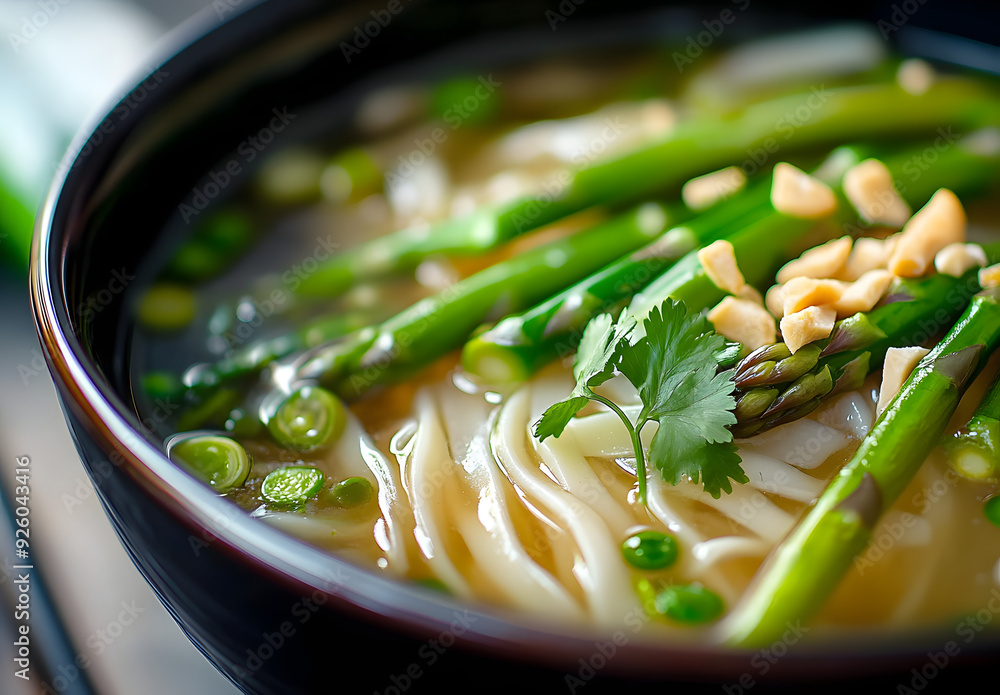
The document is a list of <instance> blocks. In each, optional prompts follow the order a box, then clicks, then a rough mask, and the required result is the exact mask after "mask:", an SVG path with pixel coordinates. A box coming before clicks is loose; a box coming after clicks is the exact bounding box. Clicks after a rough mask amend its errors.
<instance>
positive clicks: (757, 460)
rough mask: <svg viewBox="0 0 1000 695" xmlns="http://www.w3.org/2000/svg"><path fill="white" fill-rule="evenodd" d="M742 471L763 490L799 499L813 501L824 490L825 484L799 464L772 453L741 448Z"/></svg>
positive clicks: (756, 487) (755, 486)
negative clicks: (789, 462)
mask: <svg viewBox="0 0 1000 695" xmlns="http://www.w3.org/2000/svg"><path fill="white" fill-rule="evenodd" d="M740 458H742V459H743V463H742V467H743V472H744V473H746V474H747V478H749V479H750V482H749V485H750V487H752V488H755V489H757V490H760V491H761V492H770V493H772V494H776V495H780V496H781V497H786V498H788V499H790V500H796V501H797V502H812V501H813V500H814V499H816V498H817V497H819V495H820V493H821V492H823V488H824V487H825V486H826V484H825V483H824V482H823V481H822V480H819V479H817V478H813V477H812V476H811V475H806V474H805V473H803V472H802V471H800V470H799V469H798V468H795V467H794V466H791V465H789V464H787V463H785V462H784V461H779V460H778V459H773V458H771V457H770V456H763V455H762V454H757V453H754V452H753V451H749V450H748V448H743V449H740Z"/></svg>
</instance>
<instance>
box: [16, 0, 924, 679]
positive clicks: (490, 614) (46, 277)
mask: <svg viewBox="0 0 1000 695" xmlns="http://www.w3.org/2000/svg"><path fill="white" fill-rule="evenodd" d="M281 4H282V3H277V2H267V1H266V0H252V1H251V2H245V3H244V4H243V5H242V6H241V7H240V8H239V9H238V12H237V14H236V15H235V16H233V17H231V18H229V19H227V20H226V21H225V22H223V23H221V24H218V23H215V22H210V21H208V19H207V15H208V13H209V10H212V8H211V7H208V8H206V9H205V10H204V11H203V12H202V13H199V15H197V16H196V17H195V18H193V19H192V20H189V21H188V22H186V23H185V24H184V25H182V26H181V27H179V28H178V29H177V30H175V31H174V32H172V34H171V35H170V37H169V38H168V39H167V40H166V41H165V42H164V43H163V47H162V49H161V55H160V56H159V57H157V58H156V59H155V60H154V61H153V65H154V66H156V67H154V70H155V69H163V68H167V67H170V68H171V70H172V71H174V72H175V74H178V75H180V76H181V77H184V75H185V68H183V67H182V66H180V65H178V60H179V58H181V57H185V58H186V57H189V56H190V55H191V54H192V53H196V52H198V51H200V50H201V51H207V52H208V53H209V54H211V53H212V50H211V43H212V42H213V41H217V40H218V38H219V37H220V36H224V35H226V34H227V33H230V34H232V33H233V32H235V28H234V27H236V25H237V24H239V23H240V22H241V21H242V20H244V19H245V18H247V17H250V18H252V19H256V18H257V17H258V16H263V15H266V13H272V14H277V15H278V16H286V17H287V16H288V15H282V11H281V10H277V9H275V8H277V7H279V6H280V5H281ZM284 4H285V5H286V6H288V7H294V6H299V5H306V4H308V0H288V1H287V2H286V3H284ZM286 11H287V12H288V13H289V14H291V12H290V11H289V10H286ZM213 12H214V10H213ZM188 69H190V68H188ZM148 74H149V73H146V74H144V75H141V76H139V77H138V78H137V79H135V80H134V81H132V82H130V84H131V85H132V86H131V88H130V89H129V90H128V91H127V92H126V93H125V94H124V95H123V96H122V97H121V98H120V99H116V100H113V103H110V105H109V106H108V107H107V108H106V109H102V110H100V111H99V112H98V113H96V114H95V116H94V117H93V118H92V119H91V122H89V123H88V124H86V125H85V126H83V127H82V128H81V130H80V131H79V132H78V134H77V136H76V137H75V138H74V140H73V142H72V144H71V145H70V147H69V150H68V152H67V154H66V156H65V158H64V160H63V162H64V163H65V164H66V166H63V167H60V170H59V171H58V173H57V175H56V177H55V179H54V181H53V183H52V186H51V188H50V190H49V192H48V195H47V196H46V199H45V202H44V204H43V206H42V208H41V210H40V212H39V214H38V217H37V220H36V226H35V234H34V239H33V242H32V253H31V263H30V268H29V286H30V295H31V304H32V311H33V315H34V319H35V324H36V330H37V332H38V335H39V339H40V341H41V344H42V347H43V352H44V353H45V356H46V361H47V363H48V365H49V369H50V372H51V374H52V376H53V379H54V381H55V383H56V386H57V388H58V391H59V393H60V396H61V398H62V399H63V401H64V407H67V408H69V409H71V410H72V411H73V413H74V414H75V415H76V416H77V417H78V419H79V420H80V421H81V422H83V423H84V426H85V427H87V429H88V430H89V431H90V432H91V433H92V434H93V435H94V436H95V437H98V438H99V439H100V441H101V443H102V445H103V446H104V448H105V450H106V451H110V450H117V451H118V452H120V453H121V455H122V457H123V463H122V464H121V465H122V467H123V468H126V469H127V472H128V473H129V474H130V476H131V477H132V478H133V480H135V481H136V482H137V484H139V485H140V486H141V487H142V489H143V490H144V491H145V493H146V494H147V495H150V496H151V497H152V498H153V499H154V500H155V501H156V503H158V504H159V505H161V506H162V507H163V508H164V509H165V510H166V511H167V512H168V513H169V514H170V515H171V516H172V517H174V518H175V519H178V520H180V521H181V522H182V523H183V524H184V525H185V526H186V527H187V528H189V529H198V530H203V531H207V532H208V533H210V534H211V536H213V537H214V539H215V542H216V543H217V544H218V547H219V548H221V549H222V550H223V551H225V552H227V553H230V554H232V555H234V556H236V557H238V558H239V559H240V560H241V561H243V562H244V563H246V564H247V565H249V566H251V567H252V568H254V570H255V571H258V572H263V573H264V574H266V576H267V577H268V578H269V579H271V580H273V581H277V582H280V583H282V584H284V585H286V586H288V587H290V588H293V589H294V590H296V591H303V592H305V591H314V592H315V591H319V592H322V593H323V594H324V595H325V596H326V597H327V601H326V605H327V606H331V607H333V606H335V607H337V609H338V610H341V611H346V612H350V613H353V614H355V615H359V616H361V617H363V618H364V619H366V620H369V621H371V622H373V623H377V624H381V625H384V626H386V627H388V628H390V629H392V630H396V631H401V632H404V633H406V634H409V635H411V636H415V637H418V638H421V639H428V638H431V637H433V636H434V635H435V634H438V633H440V632H442V631H444V630H447V629H448V628H449V626H450V625H451V623H452V622H453V620H454V618H455V616H456V615H457V614H458V613H460V612H462V613H465V614H469V613H473V614H475V616H476V624H475V625H474V626H473V627H471V628H470V629H469V630H467V631H465V632H464V633H463V634H462V635H459V636H457V639H456V642H457V643H459V644H462V645H463V646H465V647H467V648H468V649H470V650H472V651H475V652H479V653H485V654H488V655H491V656H500V657H502V658H509V659H514V660H517V661H521V662H528V663H534V664H537V665H544V666H546V667H550V668H560V669H570V668H574V667H575V665H576V663H577V659H578V658H579V657H580V656H581V655H587V654H590V653H592V652H593V651H594V648H595V645H596V643H597V642H599V641H601V640H604V639H607V638H608V630H607V629H604V628H602V629H596V628H593V627H587V626H584V627H583V628H578V627H575V626H568V625H556V626H553V625H546V624H544V621H542V620H540V619H537V618H532V617H530V616H525V615H521V614H517V613H515V612H507V611H505V610H497V609H492V608H491V607H489V606H485V605H481V604H474V603H471V602H470V603H465V602H461V601H457V600H453V599H451V598H449V597H443V596H440V595H437V594H436V593H434V592H430V591H428V590H426V589H422V588H419V587H416V586H414V585H410V584H407V583H405V582H402V581H399V580H396V579H394V578H390V577H386V576H384V575H382V574H380V573H378V572H376V571H374V570H370V569H366V568H363V567H359V566H357V565H354V564H352V563H350V562H348V561H346V560H342V559H340V558H338V557H336V556H334V555H331V554H330V553H328V552H326V551H323V550H321V549H319V548H316V547H314V546H311V545H309V544H308V543H306V542H305V541H301V540H299V539H297V538H294V537H292V536H290V535H288V534H286V533H284V532H282V531H280V530H278V529H276V528H273V527H271V526H269V525H266V524H261V523H260V522H259V521H257V520H255V519H253V518H251V517H250V515H249V514H247V513H245V512H244V511H243V510H239V509H238V508H236V507H235V505H233V504H232V503H230V502H228V501H226V500H225V499H224V498H222V497H220V496H218V495H217V494H215V493H214V492H212V491H211V490H210V489H209V488H208V487H207V486H206V485H204V484H203V483H201V482H199V481H197V480H196V479H195V478H193V477H192V476H191V475H189V474H188V473H186V472H185V471H183V470H181V469H180V468H179V467H177V466H176V465H175V464H174V463H172V462H171V461H170V460H169V459H168V458H167V457H166V455H165V454H164V453H163V451H162V450H161V449H158V448H157V447H156V446H155V445H154V444H153V443H152V442H151V441H150V439H149V437H148V436H147V435H146V434H144V433H143V431H142V428H141V425H140V424H139V422H138V419H137V418H135V417H129V416H128V415H126V413H129V412H130V408H129V406H128V404H127V403H126V402H125V401H124V400H123V399H122V398H121V397H120V396H119V395H118V394H117V393H116V392H115V390H114V389H113V387H112V386H111V384H110V383H109V382H108V380H107V378H106V377H104V376H102V375H101V374H100V372H99V371H98V369H97V367H96V365H95V364H94V363H93V362H92V361H91V360H90V359H89V358H88V356H87V348H86V347H85V346H84V344H83V342H82V340H81V338H80V336H79V335H78V334H77V333H75V332H74V331H73V325H74V320H73V318H72V313H71V311H70V308H69V304H68V300H67V288H68V286H69V285H68V280H67V275H68V274H67V272H66V269H67V268H68V267H72V259H71V258H70V257H69V256H68V251H69V244H68V238H69V236H71V234H72V230H73V220H74V218H75V216H76V215H80V214H81V213H80V211H81V210H83V209H85V206H83V205H81V204H80V201H81V200H82V201H86V200H88V199H89V198H91V197H92V196H93V195H94V191H95V190H96V184H95V183H94V182H93V181H88V179H89V178H90V175H91V174H94V173H95V172H94V171H93V170H94V169H97V168H98V161H107V160H108V158H109V157H111V156H112V155H117V154H120V152H121V150H122V149H123V148H124V146H125V143H124V140H125V139H126V136H127V135H128V134H129V133H131V132H132V131H133V130H134V128H135V127H136V125H137V122H139V121H141V120H142V119H141V118H134V119H130V121H129V122H128V123H127V124H126V125H125V127H123V128H118V129H117V130H116V131H115V132H112V133H110V134H106V135H104V136H103V138H102V139H103V142H102V143H101V148H100V149H101V157H100V158H98V157H90V158H82V157H81V153H82V151H83V150H84V148H85V147H86V146H87V144H88V143H91V142H92V140H93V138H94V137H95V135H97V132H98V131H97V129H98V127H99V126H100V124H101V123H102V122H103V121H104V119H106V118H108V117H109V116H110V115H111V114H112V113H114V109H115V108H116V106H117V105H118V104H120V103H121V102H122V101H124V100H125V99H127V98H128V97H129V96H131V95H132V94H133V93H134V92H135V90H136V89H138V88H139V87H140V86H141V82H142V79H143V78H145V77H148ZM167 99H168V98H167V96H166V93H165V92H164V93H157V92H153V93H151V94H150V97H149V99H148V100H147V102H146V103H145V104H144V110H147V111H148V110H150V109H153V108H154V106H157V105H160V103H161V102H163V101H164V100H167ZM167 103H169V101H167ZM97 173H98V176H97V177H96V178H97V179H98V180H99V179H100V175H99V173H100V172H97ZM84 465H85V467H87V468H88V473H90V469H89V464H87V463H86V462H85V464H84ZM331 567H333V568H334V571H333V575H332V576H331V573H330V571H329V570H330V568H331ZM146 579H147V581H150V583H152V581H151V580H150V579H149V577H146ZM161 600H163V599H162V597H161ZM934 634H935V635H936V634H937V633H936V632H935V633H934ZM873 639H877V635H875V636H873ZM872 644H874V642H873V643H872ZM872 644H869V643H868V642H867V641H866V640H861V641H860V643H859V642H858V641H856V640H855V641H854V642H853V643H851V644H850V645H847V644H839V649H838V650H837V651H836V652H830V651H827V648H826V647H824V645H823V644H818V645H809V647H810V648H806V649H802V650H800V651H799V652H797V653H796V654H795V655H792V654H790V655H789V657H788V658H787V659H786V660H784V662H783V664H782V666H783V668H782V669H775V670H774V672H773V673H772V677H773V678H778V679H785V678H790V679H799V678H803V677H809V676H812V677H815V675H816V674H817V673H823V675H836V674H837V673H842V668H843V666H844V663H845V662H844V660H845V658H847V659H852V660H853V662H852V666H851V669H850V672H851V675H858V674H859V673H862V674H863V673H866V672H883V671H884V670H885V668H884V665H885V663H886V660H889V661H893V660H895V662H894V663H896V662H898V663H899V664H903V663H909V661H910V660H911V659H912V657H914V656H919V654H915V651H917V648H913V649H910V648H907V647H905V646H903V645H894V646H893V647H891V648H888V649H887V648H886V646H885V645H884V644H881V651H879V652H878V653H877V654H873V653H872V651H871V647H872ZM919 649H923V644H921V646H920V648H919ZM756 652H757V650H751V649H736V648H731V647H727V646H723V645H718V644H686V643H679V642H674V641H672V640H670V641H664V640H663V639H662V638H656V637H654V638H652V639H640V640H635V641H633V640H629V641H628V643H627V644H626V645H624V646H623V647H621V648H620V650H619V654H620V656H619V657H618V658H616V659H615V660H614V662H615V663H614V664H613V666H612V667H611V668H609V669H608V670H609V671H613V672H616V673H617V672H620V671H626V670H633V672H635V671H634V670H635V669H638V673H639V675H647V676H648V675H654V676H659V677H662V678H678V677H693V678H705V676H706V673H708V672H710V673H711V674H712V676H711V677H710V678H709V680H712V681H723V680H727V679H729V680H732V679H738V678H739V676H740V675H741V674H742V673H745V672H746V671H747V664H748V660H749V659H750V658H751V657H752V656H753V654H755V653H756ZM665 655H669V656H670V657H671V658H670V659H667V660H665V659H663V657H664V656H665ZM216 665H217V666H219V665H218V664H216ZM817 666H819V667H820V669H819V671H817Z"/></svg>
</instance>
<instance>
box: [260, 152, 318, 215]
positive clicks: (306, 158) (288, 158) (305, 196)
mask: <svg viewBox="0 0 1000 695" xmlns="http://www.w3.org/2000/svg"><path fill="white" fill-rule="evenodd" d="M324 165H325V162H324V161H323V159H322V158H321V157H320V156H319V155H318V154H316V153H315V152H312V151H310V150H305V149H287V150H283V151H281V152H277V153H275V154H274V156H272V157H270V158H269V159H268V160H267V161H266V162H264V164H263V166H261V168H260V171H259V172H258V174H257V185H258V187H259V190H260V193H261V195H262V196H264V197H265V198H266V199H268V200H269V201H270V202H272V203H277V204H279V205H299V204H302V203H309V202H311V201H313V200H315V199H316V198H318V197H319V196H320V188H319V180H320V177H321V176H322V174H323V167H324Z"/></svg>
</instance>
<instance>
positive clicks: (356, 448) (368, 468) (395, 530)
mask: <svg viewBox="0 0 1000 695" xmlns="http://www.w3.org/2000/svg"><path fill="white" fill-rule="evenodd" d="M346 412H347V425H346V426H345V428H344V433H343V434H342V435H341V436H340V438H339V439H338V440H337V443H336V445H335V446H333V447H331V448H330V452H329V454H328V455H327V456H326V458H325V459H324V461H323V462H322V464H321V467H322V468H323V470H324V472H325V473H326V474H327V475H329V476H331V477H333V478H334V479H336V480H342V479H343V478H351V477H358V478H365V479H367V480H368V481H369V482H370V483H372V484H373V485H374V486H375V488H376V489H377V490H378V504H379V508H380V509H381V510H382V518H383V519H384V526H385V535H386V539H387V543H386V544H385V547H383V548H382V550H384V551H385V553H386V559H387V560H388V561H389V564H390V566H392V568H393V571H395V572H398V573H399V574H405V573H406V571H407V569H408V568H409V561H408V560H407V557H406V546H405V542H404V540H403V534H404V533H405V532H406V531H404V529H407V530H408V529H409V528H411V527H412V522H411V521H408V520H409V519H412V513H411V510H410V503H409V502H408V501H407V500H406V499H405V496H403V495H400V491H399V480H398V477H397V474H396V468H395V466H391V465H389V461H388V460H387V459H386V457H385V455H384V454H383V453H382V452H381V451H379V450H378V448H377V447H376V446H375V443H374V442H373V441H372V439H371V437H370V436H369V435H368V433H367V432H366V431H365V430H364V428H363V427H362V426H361V423H360V421H359V420H358V419H357V417H355V416H354V415H353V414H352V413H351V412H350V411H349V410H348V411H346ZM327 536H329V533H327Z"/></svg>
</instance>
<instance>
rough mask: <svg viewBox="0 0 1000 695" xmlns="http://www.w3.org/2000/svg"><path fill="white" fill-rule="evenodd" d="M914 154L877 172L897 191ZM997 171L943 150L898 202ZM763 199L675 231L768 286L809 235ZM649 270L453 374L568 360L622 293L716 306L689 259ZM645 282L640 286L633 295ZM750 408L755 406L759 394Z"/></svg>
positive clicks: (634, 266)
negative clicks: (886, 174)
mask: <svg viewBox="0 0 1000 695" xmlns="http://www.w3.org/2000/svg"><path fill="white" fill-rule="evenodd" d="M923 151H924V147H923V146H921V147H917V148H913V149H907V150H905V151H903V152H901V153H899V154H896V155H894V156H892V157H889V158H887V159H886V166H887V167H889V170H890V171H891V172H893V174H894V175H895V176H896V177H897V178H899V179H900V180H901V181H902V177H903V176H904V174H905V173H906V172H907V171H908V169H907V167H908V166H909V167H912V165H913V164H912V163H913V161H914V157H919V156H920V155H921V153H922V152H923ZM869 154H870V153H869V152H867V151H866V148H864V147H860V146H851V147H841V148H838V150H835V152H834V157H832V158H831V159H832V160H833V161H838V162H839V163H840V165H839V167H838V168H837V169H838V171H839V174H842V173H843V170H844V169H846V168H847V167H849V166H850V165H851V164H852V163H856V162H858V161H860V160H861V159H864V158H865V157H867V156H869ZM998 169H1000V167H997V166H996V161H995V158H991V157H988V156H981V155H977V154H974V153H971V152H969V151H967V150H965V149H963V148H961V147H953V148H951V149H950V150H948V151H946V152H944V153H943V154H942V155H941V157H940V159H939V161H938V162H936V164H935V166H934V167H933V168H930V169H929V170H928V171H926V172H924V173H923V175H922V176H921V177H919V178H917V179H916V181H912V182H911V183H910V184H909V185H907V186H904V189H905V190H904V195H905V197H906V198H907V199H908V200H909V202H910V203H911V204H912V205H914V206H917V205H919V204H922V203H923V202H925V201H926V199H927V198H928V197H930V194H931V193H933V191H934V190H936V188H938V187H939V186H941V185H942V184H944V183H947V184H948V185H949V186H950V187H953V188H956V189H957V190H959V191H962V192H974V191H976V190H977V189H980V188H982V187H983V186H984V185H985V182H986V181H989V180H990V179H991V178H995V177H996V172H997V170H998ZM839 178H840V177H839V175H837V172H834V175H832V176H831V177H830V180H829V183H831V184H836V183H838V182H837V181H836V180H835V179H839ZM907 178H910V177H907ZM768 194H769V186H767V185H761V186H759V187H756V188H754V189H752V190H749V191H746V192H745V193H744V194H742V195H740V196H736V197H735V198H733V199H732V200H731V201H727V202H726V203H724V204H720V205H719V207H718V208H716V209H714V210H713V211H710V212H709V213H706V214H704V215H700V216H698V217H695V218H694V219H692V220H689V221H688V222H687V223H685V224H684V228H687V229H690V230H691V231H693V232H694V233H695V236H696V237H697V238H698V241H699V242H700V243H701V244H707V243H711V242H712V241H715V240H716V239H718V238H723V237H726V238H729V240H730V241H731V243H732V244H733V247H734V251H735V253H736V258H737V260H738V262H739V264H740V267H741V268H742V269H743V271H744V274H745V276H746V279H747V281H748V282H749V283H750V284H751V285H754V284H766V283H768V282H769V281H770V279H771V278H772V277H773V274H774V271H775V270H776V269H777V266H779V265H780V264H781V263H782V262H783V261H784V260H786V259H787V256H788V251H789V248H790V246H792V245H794V243H795V242H796V241H797V240H798V239H799V238H801V236H802V235H804V234H805V233H806V232H807V231H809V230H810V229H811V228H812V227H813V226H814V225H815V223H813V222H809V221H806V220H800V219H796V218H793V217H789V216H787V215H784V214H781V213H779V212H777V211H775V210H774V208H773V207H772V206H771V205H770V201H769V198H768ZM842 209H844V210H846V209H848V206H847V205H846V204H845V205H843V206H842ZM652 265H653V264H651V263H649V262H648V261H647V260H646V259H645V258H644V254H643V252H642V251H640V252H637V253H636V254H634V255H630V256H626V257H625V258H622V259H619V260H618V261H616V262H615V263H613V264H611V265H609V266H607V267H606V268H604V269H603V270H601V271H600V272H599V273H597V274H595V275H593V276H591V277H589V278H586V279H584V280H583V281H581V282H580V283H578V284H577V285H574V286H573V287H572V288H569V289H567V290H565V291H564V292H562V293H560V294H558V295H556V296H555V297H551V298H549V299H548V300H546V301H545V302H543V303H541V304H539V305H537V306H535V307H532V308H531V309H529V310H528V311H526V312H524V313H522V314H518V315H514V316H508V317H506V318H504V319H503V320H502V321H500V322H499V323H498V324H497V325H496V326H495V327H494V328H493V329H491V330H489V331H486V332H485V333H481V334H480V335H478V336H476V337H474V338H472V339H471V340H470V341H469V342H468V343H467V344H466V346H465V349H464V350H463V352H462V364H463V367H464V368H465V369H466V370H467V371H468V372H469V373H471V374H473V375H475V376H477V377H479V378H480V379H482V380H483V381H486V382H488V383H503V382H508V381H517V380H521V379H524V378H527V377H528V376H530V375H531V373H533V372H534V371H536V370H537V369H538V368H540V367H541V366H543V365H544V364H546V363H548V362H550V361H552V360H553V359H556V358H557V357H559V356H564V355H566V354H568V353H569V352H572V351H573V350H575V348H576V343H577V342H578V341H579V337H580V336H581V335H582V334H583V329H584V327H585V326H586V323H587V322H588V321H589V320H590V319H591V318H592V317H593V316H596V315H597V314H599V313H602V312H607V311H613V310H614V309H616V308H618V307H619V306H620V304H621V303H623V301H624V300H625V299H626V298H627V296H628V294H629V293H630V291H631V292H635V291H638V294H637V295H636V297H635V299H634V300H633V301H632V303H631V304H630V307H629V309H630V311H631V312H632V313H633V314H634V315H637V316H641V315H644V314H645V313H647V312H648V311H649V309H651V308H652V307H654V306H659V305H660V304H661V303H662V302H663V300H664V299H666V298H667V297H672V298H673V299H675V300H681V301H683V302H684V303H685V305H686V306H687V307H688V308H689V309H690V310H691V311H700V310H702V309H704V308H706V307H709V306H712V305H713V304H715V303H716V302H718V301H719V300H721V299H722V297H723V293H722V291H721V290H719V289H718V288H717V287H716V286H715V285H714V283H713V282H712V281H711V280H710V279H709V278H708V276H707V275H706V274H705V272H704V270H703V269H702V267H701V263H700V262H699V261H698V258H697V254H696V253H692V254H690V255H689V256H688V257H686V258H684V259H682V260H680V261H679V262H677V263H676V264H674V263H669V264H667V265H668V269H667V270H666V271H665V272H663V274H662V275H660V276H659V277H658V278H657V279H652V278H651V275H650V267H651V266H652ZM658 265H660V266H661V267H662V265H664V264H663V263H658ZM647 282H648V283H649V284H648V286H646V287H643V285H644V284H646V283H647ZM786 357H787V355H786ZM810 366H811V365H810ZM808 368H809V367H807V368H806V369H808ZM754 399H757V400H759V394H756V395H755V396H754ZM764 407H765V408H766V407H767V406H766V405H765V406H764Z"/></svg>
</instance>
